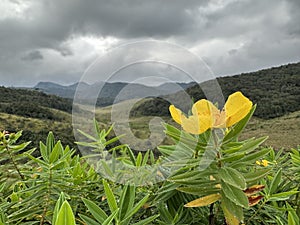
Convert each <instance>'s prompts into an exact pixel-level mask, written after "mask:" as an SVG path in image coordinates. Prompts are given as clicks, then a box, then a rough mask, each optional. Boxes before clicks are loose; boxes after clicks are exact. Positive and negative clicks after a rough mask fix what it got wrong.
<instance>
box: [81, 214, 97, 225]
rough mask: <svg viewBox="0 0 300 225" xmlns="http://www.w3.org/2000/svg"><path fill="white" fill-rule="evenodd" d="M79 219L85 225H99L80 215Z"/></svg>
mask: <svg viewBox="0 0 300 225" xmlns="http://www.w3.org/2000/svg"><path fill="white" fill-rule="evenodd" d="M79 217H80V218H81V219H82V220H83V221H84V222H85V223H86V224H87V225H99V222H96V221H95V220H93V219H91V218H89V217H87V216H85V215H82V214H79Z"/></svg>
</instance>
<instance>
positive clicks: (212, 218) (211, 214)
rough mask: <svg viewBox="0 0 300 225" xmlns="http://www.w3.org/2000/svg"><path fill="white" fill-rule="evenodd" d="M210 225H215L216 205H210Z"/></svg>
mask: <svg viewBox="0 0 300 225" xmlns="http://www.w3.org/2000/svg"><path fill="white" fill-rule="evenodd" d="M208 222H209V223H208V224H209V225H214V224H215V215H214V203H212V204H210V207H209V218H208Z"/></svg>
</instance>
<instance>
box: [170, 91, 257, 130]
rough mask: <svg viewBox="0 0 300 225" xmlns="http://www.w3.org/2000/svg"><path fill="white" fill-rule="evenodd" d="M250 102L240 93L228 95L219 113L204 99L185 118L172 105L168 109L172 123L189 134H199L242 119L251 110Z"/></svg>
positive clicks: (224, 126)
mask: <svg viewBox="0 0 300 225" xmlns="http://www.w3.org/2000/svg"><path fill="white" fill-rule="evenodd" d="M251 108H252V102H251V101H250V100H249V99H248V98H247V97H245V96H244V95H243V94H242V93H241V92H239V91H238V92H235V93H233V94H232V95H230V96H229V97H228V99H227V101H226V103H225V106H224V108H223V109H222V110H221V111H220V110H219V109H218V108H217V107H216V106H215V105H214V104H213V103H211V102H210V101H208V100H206V99H201V100H199V101H197V102H196V103H195V104H194V105H193V107H192V115H191V116H189V117H186V116H185V115H184V114H183V113H182V111H181V110H179V109H177V108H176V107H175V106H174V105H171V106H170V107H169V110H170V113H171V116H172V118H173V119H174V121H175V122H176V123H178V124H180V125H181V126H182V128H183V129H184V130H185V131H186V132H189V133H191V134H201V133H203V132H205V131H206V130H208V129H209V128H227V127H231V126H232V125H234V124H236V123H237V122H239V121H240V120H241V119H243V118H244V117H245V116H246V115H247V114H248V113H249V112H250V110H251Z"/></svg>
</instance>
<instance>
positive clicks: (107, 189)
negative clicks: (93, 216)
mask: <svg viewBox="0 0 300 225" xmlns="http://www.w3.org/2000/svg"><path fill="white" fill-rule="evenodd" d="M103 186H104V192H105V195H106V197H107V202H108V206H109V209H110V211H111V212H114V211H116V210H117V209H118V205H117V202H116V199H115V196H114V194H113V192H112V190H111V189H110V187H109V184H108V183H107V182H106V180H103Z"/></svg>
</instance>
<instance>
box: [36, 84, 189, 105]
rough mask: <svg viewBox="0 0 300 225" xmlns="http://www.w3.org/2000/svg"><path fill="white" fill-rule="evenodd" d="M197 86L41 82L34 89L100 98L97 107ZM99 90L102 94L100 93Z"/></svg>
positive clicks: (58, 94) (63, 95) (78, 96)
mask: <svg viewBox="0 0 300 225" xmlns="http://www.w3.org/2000/svg"><path fill="white" fill-rule="evenodd" d="M194 85H195V82H190V83H175V82H174V83H164V84H161V85H159V86H148V85H143V84H137V83H125V82H114V83H109V82H98V83H95V84H87V83H85V82H79V83H75V84H72V85H68V86H63V85H60V84H57V83H53V82H39V83H38V84H37V85H36V86H35V87H34V88H33V89H35V90H39V91H41V92H44V93H46V94H52V95H57V96H60V97H63V98H69V99H73V97H74V96H75V93H76V97H77V98H80V99H83V100H84V99H87V100H88V99H90V98H92V97H94V96H98V98H97V99H98V100H97V106H107V105H112V104H113V103H117V102H120V101H125V100H129V99H133V98H144V97H149V96H152V97H157V96H161V95H168V94H173V93H176V92H178V91H180V90H185V89H187V88H189V87H192V86H194ZM99 90H101V91H100V93H99Z"/></svg>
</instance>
